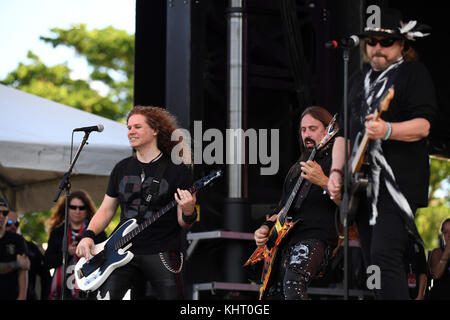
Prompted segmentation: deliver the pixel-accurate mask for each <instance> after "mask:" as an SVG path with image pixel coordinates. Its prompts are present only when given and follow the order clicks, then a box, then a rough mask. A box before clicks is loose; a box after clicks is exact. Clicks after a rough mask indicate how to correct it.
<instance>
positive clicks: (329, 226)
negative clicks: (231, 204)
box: [254, 106, 337, 300]
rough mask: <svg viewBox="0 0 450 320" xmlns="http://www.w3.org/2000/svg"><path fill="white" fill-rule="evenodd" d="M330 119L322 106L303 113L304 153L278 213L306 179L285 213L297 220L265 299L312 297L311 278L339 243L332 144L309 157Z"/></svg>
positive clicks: (260, 238)
mask: <svg viewBox="0 0 450 320" xmlns="http://www.w3.org/2000/svg"><path fill="white" fill-rule="evenodd" d="M331 119H332V116H331V114H330V113H329V112H328V111H327V110H325V109H324V108H322V107H318V106H312V107H309V108H307V109H306V110H305V111H304V112H303V114H302V116H301V123H300V139H299V140H300V141H299V143H300V150H301V156H300V159H299V160H298V161H297V162H296V163H295V164H294V165H293V166H292V167H291V169H290V170H289V172H288V174H287V176H286V178H285V182H284V187H283V190H282V196H281V200H280V203H279V208H278V209H279V210H278V209H277V210H276V212H278V211H280V210H282V209H283V206H284V204H285V203H286V200H287V198H288V197H289V195H290V193H291V190H292V189H293V186H294V184H295V183H296V181H297V180H298V178H299V176H300V175H301V177H303V178H304V181H303V184H302V186H301V187H300V190H299V191H298V193H297V195H296V198H295V200H294V202H293V204H292V206H291V208H290V210H289V212H288V214H287V215H288V217H292V220H294V221H296V220H298V222H297V223H296V224H295V225H294V227H293V229H292V230H291V231H290V232H289V234H288V236H287V237H286V238H285V239H284V240H283V242H281V244H280V246H279V249H278V252H279V254H278V256H277V257H276V259H277V260H276V261H275V262H274V266H273V269H272V270H273V271H272V275H271V276H270V280H269V282H268V285H267V288H266V290H265V293H264V296H263V297H262V298H266V299H282V300H294V299H308V295H307V287H308V285H309V283H310V282H311V280H312V279H313V278H314V277H315V276H317V275H318V274H319V273H320V271H321V270H323V268H324V267H325V265H326V262H327V260H328V258H329V255H330V253H331V250H330V249H332V247H333V246H335V245H336V243H337V234H336V228H335V222H334V221H335V212H336V203H334V202H333V201H332V200H330V198H329V195H328V194H327V187H326V186H327V182H328V173H329V170H330V167H331V148H329V147H325V148H324V149H322V150H321V151H318V153H317V155H316V156H315V159H314V160H308V158H309V157H310V154H311V151H312V150H313V148H314V147H315V145H316V144H318V142H319V141H320V138H321V137H322V136H323V134H324V132H325V128H326V127H327V125H328V123H330V120H331ZM331 145H332V144H329V145H328V146H331ZM307 160H308V161H307ZM335 201H336V200H335ZM275 220H276V215H273V216H272V217H271V218H270V219H269V220H268V221H266V222H265V223H264V224H263V225H262V226H261V227H260V228H259V229H257V230H256V231H255V234H254V237H255V241H256V244H257V246H258V247H262V246H264V245H265V244H266V242H267V239H268V232H269V229H270V228H271V227H272V226H273V221H275Z"/></svg>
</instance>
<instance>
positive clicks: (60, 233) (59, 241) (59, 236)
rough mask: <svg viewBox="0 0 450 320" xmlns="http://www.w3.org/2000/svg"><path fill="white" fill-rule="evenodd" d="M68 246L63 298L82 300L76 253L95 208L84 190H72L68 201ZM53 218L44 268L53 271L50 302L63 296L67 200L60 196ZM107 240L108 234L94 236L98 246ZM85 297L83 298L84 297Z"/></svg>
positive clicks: (50, 222) (50, 221)
mask: <svg viewBox="0 0 450 320" xmlns="http://www.w3.org/2000/svg"><path fill="white" fill-rule="evenodd" d="M68 203H69V208H68V219H69V226H68V228H67V230H68V235H67V239H68V244H67V248H68V249H67V251H68V252H67V254H68V255H67V259H66V261H67V264H66V274H67V275H66V279H67V280H68V281H67V286H65V293H64V297H67V298H68V299H72V298H73V299H77V298H80V291H79V290H78V288H77V287H76V285H75V279H74V277H73V268H74V265H75V264H76V262H77V261H78V257H77V256H76V255H75V250H76V247H77V244H78V242H79V241H80V239H81V237H82V236H83V235H84V233H85V231H86V230H87V225H88V224H89V221H90V219H91V218H92V216H93V215H94V214H95V211H96V206H95V203H94V201H93V200H92V198H91V197H90V195H89V194H88V193H87V192H85V191H83V190H77V191H73V192H71V193H70V195H69V199H68ZM52 211H53V215H52V216H51V218H50V220H49V222H48V224H49V234H50V235H49V239H48V246H47V250H46V251H45V254H44V261H45V265H46V267H47V268H48V269H52V268H54V269H55V271H54V273H53V279H52V283H51V288H50V294H49V299H50V300H54V299H56V300H57V299H59V298H60V297H61V287H62V284H61V281H62V264H63V239H64V223H65V221H64V218H65V197H61V198H60V199H59V200H58V202H57V204H56V206H55V207H54V208H52ZM104 240H106V233H104V232H100V233H99V234H98V236H96V237H95V243H100V242H102V241H104ZM83 297H84V296H83Z"/></svg>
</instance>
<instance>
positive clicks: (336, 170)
mask: <svg viewBox="0 0 450 320" xmlns="http://www.w3.org/2000/svg"><path fill="white" fill-rule="evenodd" d="M333 172H337V173H339V174H340V175H341V177H343V176H344V171H342V170H341V169H338V168H334V169H331V170H330V175H331V174H332V173H333Z"/></svg>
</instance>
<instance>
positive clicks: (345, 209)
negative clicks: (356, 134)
mask: <svg viewBox="0 0 450 320" xmlns="http://www.w3.org/2000/svg"><path fill="white" fill-rule="evenodd" d="M349 52H350V49H349V48H344V50H343V53H342V57H343V60H344V99H343V100H344V101H343V104H344V185H343V189H344V192H343V195H342V200H341V205H340V213H341V223H342V225H343V227H344V300H348V221H347V217H348V205H349V204H348V201H349V195H348V187H349V171H348V142H347V139H348V105H347V104H348V61H349Z"/></svg>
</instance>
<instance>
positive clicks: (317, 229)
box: [279, 148, 337, 245]
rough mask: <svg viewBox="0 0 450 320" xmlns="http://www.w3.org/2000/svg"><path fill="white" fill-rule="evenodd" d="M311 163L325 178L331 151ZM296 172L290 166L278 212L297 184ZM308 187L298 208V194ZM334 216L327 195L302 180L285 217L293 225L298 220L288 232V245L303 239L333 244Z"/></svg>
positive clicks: (295, 169) (335, 240)
mask: <svg viewBox="0 0 450 320" xmlns="http://www.w3.org/2000/svg"><path fill="white" fill-rule="evenodd" d="M314 161H316V162H317V163H318V164H319V165H320V166H321V167H322V170H323V172H324V174H325V175H326V176H328V175H329V172H330V168H331V148H329V149H326V150H324V151H323V152H321V153H319V154H318V155H316V157H315V159H314ZM299 168H300V167H299V165H298V164H294V165H293V166H292V167H291V169H290V170H289V172H288V174H287V176H286V179H285V182H284V186H283V192H282V196H281V200H280V203H279V209H281V208H282V207H283V206H284V204H285V203H286V201H287V199H288V198H289V196H290V194H291V192H292V189H293V188H294V185H295V184H296V183H297V180H298V178H299V175H300V172H301V171H300V170H299ZM308 187H309V188H310V189H309V192H308V193H307V195H306V197H305V198H304V200H303V201H302V202H301V204H300V206H298V203H299V202H298V200H299V199H298V198H299V196H301V195H300V193H301V190H302V189H303V188H308ZM335 212H336V204H335V203H334V202H333V201H332V200H330V197H329V195H328V194H324V190H323V189H322V188H321V187H320V186H317V185H315V184H312V185H311V183H310V182H309V181H308V180H306V179H304V181H303V183H302V186H301V187H300V190H299V192H298V193H297V196H296V198H295V200H294V201H293V203H292V206H291V209H290V210H289V213H288V216H291V217H292V218H293V219H294V221H295V220H297V219H300V220H299V222H298V223H297V224H296V225H295V227H294V229H293V230H291V231H290V232H289V236H288V237H289V241H288V243H289V245H292V244H295V243H297V242H298V241H300V240H305V239H319V240H323V241H325V242H327V243H329V244H336V243H337V233H336V224H335Z"/></svg>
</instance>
